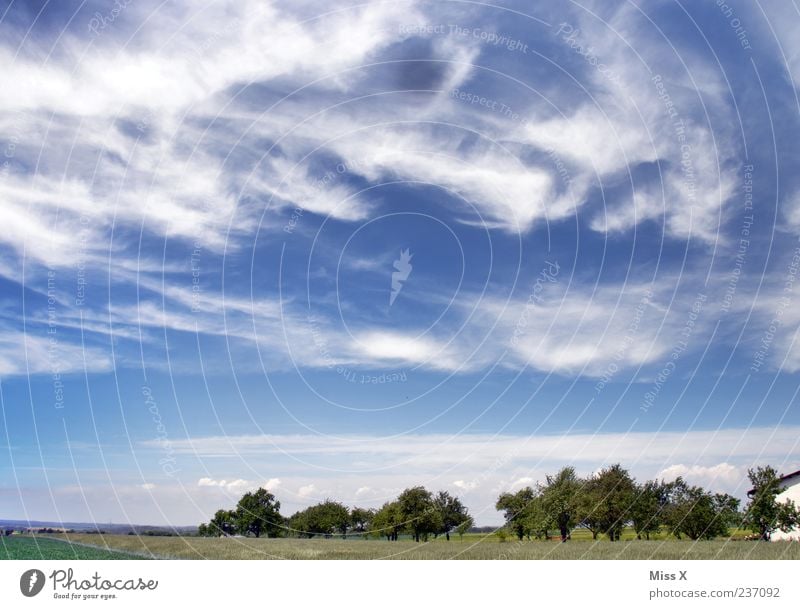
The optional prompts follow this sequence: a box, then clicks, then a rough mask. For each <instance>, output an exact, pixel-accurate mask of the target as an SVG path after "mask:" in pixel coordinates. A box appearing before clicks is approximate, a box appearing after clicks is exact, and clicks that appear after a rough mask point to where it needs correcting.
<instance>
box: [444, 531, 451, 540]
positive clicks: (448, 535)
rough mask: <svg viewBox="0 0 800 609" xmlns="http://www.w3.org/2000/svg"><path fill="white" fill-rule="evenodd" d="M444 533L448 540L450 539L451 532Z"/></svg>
mask: <svg viewBox="0 0 800 609" xmlns="http://www.w3.org/2000/svg"><path fill="white" fill-rule="evenodd" d="M444 535H445V537H446V538H447V541H450V533H449V532H448V533H445V534H444Z"/></svg>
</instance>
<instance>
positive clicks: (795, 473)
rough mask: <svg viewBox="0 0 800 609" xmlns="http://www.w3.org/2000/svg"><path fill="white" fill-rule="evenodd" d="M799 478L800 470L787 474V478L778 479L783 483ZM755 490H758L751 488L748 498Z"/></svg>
mask: <svg viewBox="0 0 800 609" xmlns="http://www.w3.org/2000/svg"><path fill="white" fill-rule="evenodd" d="M797 476H800V469H798V470H797V471H796V472H792V473H791V474H786V475H785V476H781V477H780V478H778V482H783V481H784V480H788V479H789V478H795V477H797ZM755 490H756V489H754V488H751V489H750V490H749V491H747V496H748V497H749V496H750V495H752V494H753V491H755Z"/></svg>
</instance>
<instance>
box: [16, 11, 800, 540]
mask: <svg viewBox="0 0 800 609" xmlns="http://www.w3.org/2000/svg"><path fill="white" fill-rule="evenodd" d="M0 15H2V21H0V32H1V33H2V37H0V40H1V41H2V42H1V43H0V71H2V72H3V82H4V83H5V84H4V86H3V88H2V91H0V107H1V108H2V110H3V111H2V114H1V115H0V146H2V148H3V171H2V176H0V200H2V205H1V206H0V223H1V224H2V231H0V397H2V412H3V428H4V433H3V434H2V435H0V449H2V450H0V515H2V516H3V517H8V518H24V517H29V518H32V519H63V520H97V521H110V520H113V521H115V522H148V523H154V524H161V523H172V524H187V523H195V522H200V521H202V520H205V519H207V517H208V515H209V513H211V512H213V510H214V509H216V508H217V507H221V506H225V505H232V504H233V503H235V500H236V498H237V497H238V496H239V495H240V494H241V493H242V492H243V491H245V490H247V489H250V488H254V487H256V486H258V485H267V486H269V487H270V488H271V489H272V490H273V491H274V492H275V493H276V494H277V495H278V497H279V498H280V499H281V501H282V502H283V503H284V506H285V509H284V511H285V512H287V513H291V511H293V510H294V509H296V508H298V507H301V506H304V505H307V504H309V503H313V502H316V501H319V500H323V499H325V498H327V497H335V498H337V499H340V500H342V501H344V502H346V503H348V504H358V505H365V506H375V505H380V504H381V503H382V502H383V501H385V500H387V499H389V498H391V497H392V496H394V495H395V494H396V493H397V492H398V491H400V490H402V489H403V488H404V487H406V486H409V485H412V484H417V483H423V484H426V485H427V486H429V487H431V488H437V489H438V488H441V489H447V490H450V491H451V492H455V493H457V494H459V495H461V496H462V498H463V499H464V500H465V502H466V503H467V504H468V505H469V507H470V508H471V510H472V512H473V513H474V514H475V515H476V519H477V520H478V522H479V523H486V524H491V523H497V522H499V521H500V515H499V514H497V513H496V512H495V511H494V509H493V503H494V500H495V498H496V496H497V495H498V494H499V493H500V492H503V491H505V490H508V489H513V488H519V487H520V486H524V485H526V484H530V483H532V482H533V481H535V480H537V479H541V478H542V477H543V476H544V474H545V473H547V472H552V471H553V470H554V469H555V468H557V467H559V466H561V465H563V464H574V465H575V466H576V467H577V469H578V471H579V472H580V473H581V474H588V473H590V472H592V471H596V470H597V469H599V468H600V467H602V466H604V465H607V464H609V463H613V462H615V461H622V462H623V463H624V464H626V465H628V466H629V467H630V469H631V470H632V472H633V473H634V474H635V475H636V476H638V477H639V478H642V479H643V478H647V477H654V476H659V477H666V478H670V477H673V478H674V477H675V476H677V475H684V476H685V477H687V478H689V479H690V480H692V481H695V482H697V483H700V484H704V485H707V486H709V487H710V488H714V489H718V490H724V491H728V492H733V493H736V494H737V495H739V496H742V495H743V494H744V491H746V476H745V474H746V470H747V467H748V466H751V465H753V464H756V463H770V464H772V465H774V466H775V467H777V468H778V469H780V470H782V471H793V470H796V469H798V468H800V451H798V446H797V438H798V437H800V434H798V431H800V414H799V412H798V408H797V392H798V388H800V385H799V384H798V378H799V377H798V372H800V346H798V345H797V342H796V333H797V330H798V327H800V314H798V312H797V311H798V310H800V308H798V306H797V303H798V301H799V300H798V299H800V285H798V284H797V283H796V281H795V280H796V277H797V274H798V266H799V265H800V249H798V248H800V177H798V173H797V171H796V167H797V164H798V156H800V155H799V153H798V147H797V145H796V142H797V140H798V136H800V129H799V128H798V127H799V126H800V125H798V110H800V102H799V101H798V82H800V42H799V41H798V39H797V37H796V35H795V36H793V35H792V34H793V33H794V32H796V30H797V27H796V26H797V24H798V20H799V19H800V15H799V14H798V13H797V11H796V10H795V8H794V7H792V5H791V4H787V3H781V2H754V3H751V2H733V1H730V2H728V3H722V2H712V1H709V2H704V3H696V5H695V4H694V3H693V4H692V5H685V4H679V3H676V2H671V1H653V2H644V1H643V2H619V3H608V2H573V3H556V2H553V3H537V6H536V7H535V8H530V7H529V6H528V3H514V2H506V3H498V4H497V5H495V6H483V5H481V4H478V3H467V2H449V1H440V2H415V1H410V2H386V3H379V2H374V3H368V4H364V5H360V4H359V5H356V4H354V5H352V6H348V5H342V6H341V8H337V9H336V10H331V9H330V5H328V4H323V3H317V2H310V1H309V2H299V3H296V2H292V3H289V2H254V1H253V2H250V1H245V2H224V1H219V2H210V3H207V5H205V6H197V5H195V4H194V3H188V2H168V3H164V4H161V3H151V2H144V1H133V0H132V1H131V2H128V3H125V2H119V3H118V4H114V3H111V2H58V3H56V2H49V3H48V2H27V3H26V2H13V3H11V4H8V3H6V4H4V8H3V9H2V12H0ZM404 250H408V253H409V254H410V256H411V258H410V260H407V264H405V263H403V262H402V261H401V252H402V251H404ZM409 266H410V268H409ZM393 273H396V274H397V275H396V276H395V278H394V279H393ZM393 282H394V288H393ZM393 289H395V292H396V296H395V299H394V301H393V302H391V300H390V297H391V293H392V290H393Z"/></svg>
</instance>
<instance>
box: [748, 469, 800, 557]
mask: <svg viewBox="0 0 800 609" xmlns="http://www.w3.org/2000/svg"><path fill="white" fill-rule="evenodd" d="M747 477H748V478H750V484H751V485H752V487H753V488H752V489H751V490H750V492H749V493H748V496H749V497H750V501H749V502H748V504H747V508H746V509H745V512H744V517H743V523H744V525H745V526H747V527H748V528H749V529H750V530H751V531H753V532H754V533H758V535H759V537H761V539H763V540H764V541H769V539H770V538H771V537H772V534H773V533H774V532H775V531H783V532H784V533H788V532H789V531H791V530H792V529H793V528H794V527H795V526H797V524H798V523H800V512H799V511H798V508H797V506H796V505H795V504H794V502H793V501H792V500H790V499H787V500H786V501H778V500H777V496H778V495H779V494H780V493H781V491H782V490H783V489H782V488H781V484H780V476H779V475H778V472H777V471H776V470H775V469H774V468H772V467H770V466H766V467H756V468H755V469H749V470H748V471H747Z"/></svg>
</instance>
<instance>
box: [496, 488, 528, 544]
mask: <svg viewBox="0 0 800 609" xmlns="http://www.w3.org/2000/svg"><path fill="white" fill-rule="evenodd" d="M536 496H537V492H536V491H534V490H533V489H532V488H531V487H529V486H526V487H525V488H523V489H520V490H518V491H517V492H516V493H503V494H502V495H500V496H499V497H498V498H497V503H496V504H495V509H496V510H497V511H500V512H503V515H504V517H505V519H506V526H507V527H508V528H509V530H511V531H512V532H513V533H514V534H515V535H516V536H517V539H519V540H520V541H522V539H523V538H524V537H525V536H528V537H529V536H530V534H531V530H532V527H531V518H530V516H531V512H532V509H533V501H534V499H535V498H536Z"/></svg>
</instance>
